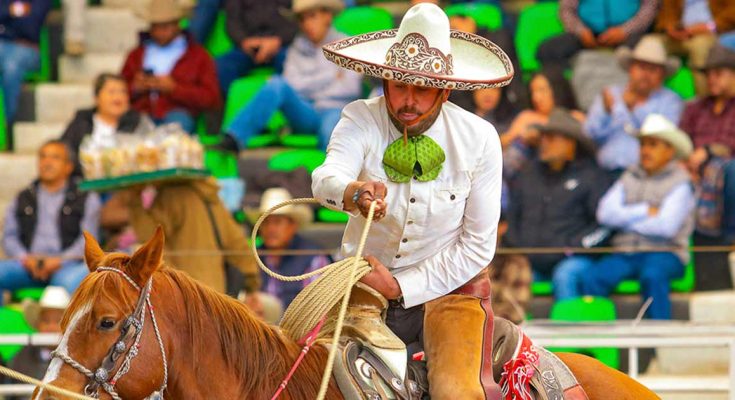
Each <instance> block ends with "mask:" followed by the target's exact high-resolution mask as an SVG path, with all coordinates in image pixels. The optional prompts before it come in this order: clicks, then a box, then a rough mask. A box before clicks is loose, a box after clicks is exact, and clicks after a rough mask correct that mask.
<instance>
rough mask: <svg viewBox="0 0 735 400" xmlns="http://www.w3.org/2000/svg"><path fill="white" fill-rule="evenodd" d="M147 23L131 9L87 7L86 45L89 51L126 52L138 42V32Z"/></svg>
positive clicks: (143, 28) (144, 27)
mask: <svg viewBox="0 0 735 400" xmlns="http://www.w3.org/2000/svg"><path fill="white" fill-rule="evenodd" d="M146 27H147V24H146V23H145V22H144V21H143V20H142V19H140V18H138V17H137V16H136V15H135V14H134V13H133V12H132V11H131V10H130V9H127V8H110V7H90V8H89V9H87V26H86V28H85V35H84V40H85V45H86V50H87V52H89V53H115V52H121V53H126V52H128V51H129V50H130V49H132V48H134V47H135V46H136V45H137V44H138V32H140V31H142V30H145V29H146Z"/></svg>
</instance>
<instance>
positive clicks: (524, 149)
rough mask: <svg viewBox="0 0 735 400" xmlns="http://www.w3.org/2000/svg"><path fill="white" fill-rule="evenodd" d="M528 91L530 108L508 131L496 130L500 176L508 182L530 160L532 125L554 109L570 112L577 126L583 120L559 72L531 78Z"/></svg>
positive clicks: (553, 70) (547, 70)
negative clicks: (502, 169) (499, 145)
mask: <svg viewBox="0 0 735 400" xmlns="http://www.w3.org/2000/svg"><path fill="white" fill-rule="evenodd" d="M528 90H529V97H530V98H531V105H532V108H531V109H529V110H524V111H522V112H521V113H520V114H518V116H516V118H515V119H514V120H513V122H512V123H511V125H510V128H508V130H506V131H500V130H498V132H502V133H501V134H500V143H501V144H502V146H503V149H504V150H503V156H504V161H503V168H504V172H503V175H504V176H506V177H508V178H512V177H513V176H514V175H515V174H516V173H517V172H518V171H519V170H520V169H521V168H522V167H523V165H524V164H525V163H526V161H527V160H528V159H529V158H531V157H532V151H531V149H532V148H533V147H535V146H536V144H537V142H538V132H537V131H536V129H535V125H538V124H545V123H547V122H548V120H549V115H550V114H551V112H552V111H553V110H554V109H555V108H557V107H560V108H565V109H567V110H571V111H570V112H571V113H572V116H573V117H575V118H576V119H577V120H579V121H580V122H583V121H584V118H585V116H584V114H583V113H582V112H580V111H577V102H576V100H575V98H574V92H573V91H572V88H571V86H570V85H569V82H568V81H567V80H566V78H564V74H563V71H562V70H561V69H559V68H555V67H551V68H544V69H543V70H542V71H540V72H538V73H536V74H534V75H533V77H532V78H531V80H530V81H529V84H528Z"/></svg>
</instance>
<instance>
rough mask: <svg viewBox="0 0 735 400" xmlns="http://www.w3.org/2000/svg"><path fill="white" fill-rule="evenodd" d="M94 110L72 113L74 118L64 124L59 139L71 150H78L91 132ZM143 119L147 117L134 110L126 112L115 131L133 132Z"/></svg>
mask: <svg viewBox="0 0 735 400" xmlns="http://www.w3.org/2000/svg"><path fill="white" fill-rule="evenodd" d="M95 112H97V109H95V108H88V109H85V110H79V111H77V113H76V114H75V115H74V119H72V120H71V122H70V123H69V125H67V126H66V130H65V131H64V134H63V135H61V140H63V141H64V142H66V143H67V144H68V145H69V147H71V149H72V150H74V151H76V152H79V146H80V145H81V144H82V140H83V139H84V137H85V136H87V135H91V134H92V131H93V130H94V119H93V117H94V114H95ZM144 119H147V117H146V116H145V115H143V114H141V113H139V112H137V111H135V110H130V111H128V112H126V113H125V114H124V115H123V116H122V117H121V118H120V121H119V122H118V124H117V133H134V132H135V131H136V130H137V129H138V126H139V125H140V123H141V121H143V120H144Z"/></svg>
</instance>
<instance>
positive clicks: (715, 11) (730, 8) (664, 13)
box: [656, 0, 735, 33]
mask: <svg viewBox="0 0 735 400" xmlns="http://www.w3.org/2000/svg"><path fill="white" fill-rule="evenodd" d="M684 2H685V0H661V6H660V7H659V12H658V16H657V17H656V30H659V31H666V29H667V28H669V27H678V26H679V23H680V22H681V16H682V15H683V13H684ZM708 3H709V9H710V11H711V12H712V18H713V19H714V20H715V25H716V26H717V32H718V33H723V32H728V31H731V30H733V29H735V2H733V1H732V0H709V1H708Z"/></svg>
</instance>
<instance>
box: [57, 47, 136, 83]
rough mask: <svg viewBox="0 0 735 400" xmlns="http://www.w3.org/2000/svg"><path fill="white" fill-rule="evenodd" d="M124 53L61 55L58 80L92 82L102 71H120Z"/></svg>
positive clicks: (114, 72)
mask: <svg viewBox="0 0 735 400" xmlns="http://www.w3.org/2000/svg"><path fill="white" fill-rule="evenodd" d="M125 57H126V53H124V52H117V53H87V54H85V55H84V56H82V57H72V56H69V55H62V56H61V57H60V58H59V81H60V82H62V83H93V82H94V80H95V78H96V77H97V76H98V75H99V74H101V73H104V72H109V73H113V74H117V73H120V71H121V70H122V67H123V64H124V63H125Z"/></svg>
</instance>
